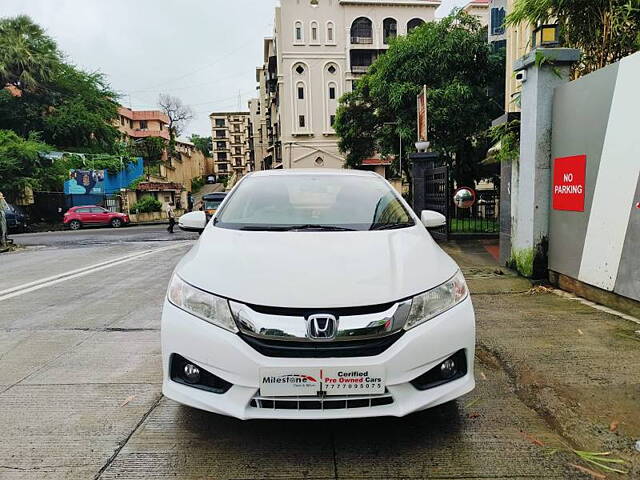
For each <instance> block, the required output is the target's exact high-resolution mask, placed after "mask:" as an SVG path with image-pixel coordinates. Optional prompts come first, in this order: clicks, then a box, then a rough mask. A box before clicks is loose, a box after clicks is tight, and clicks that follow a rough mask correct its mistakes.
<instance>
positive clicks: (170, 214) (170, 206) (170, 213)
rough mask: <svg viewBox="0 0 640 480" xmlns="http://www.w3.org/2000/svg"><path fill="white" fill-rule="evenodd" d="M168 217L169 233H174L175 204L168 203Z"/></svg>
mask: <svg viewBox="0 0 640 480" xmlns="http://www.w3.org/2000/svg"><path fill="white" fill-rule="evenodd" d="M167 216H168V217H169V227H168V228H167V232H169V233H173V227H174V226H175V224H176V213H175V211H174V210H173V202H169V203H167Z"/></svg>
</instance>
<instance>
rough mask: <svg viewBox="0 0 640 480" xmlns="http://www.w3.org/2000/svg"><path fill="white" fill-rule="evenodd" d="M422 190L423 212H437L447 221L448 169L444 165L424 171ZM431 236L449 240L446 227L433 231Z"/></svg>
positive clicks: (449, 201)
mask: <svg viewBox="0 0 640 480" xmlns="http://www.w3.org/2000/svg"><path fill="white" fill-rule="evenodd" d="M424 189H425V195H424V202H425V203H424V206H425V210H433V211H435V212H439V213H441V214H443V215H444V216H445V217H447V219H449V217H450V215H449V206H450V204H451V200H450V197H451V195H450V194H449V193H450V192H449V168H448V167H447V166H446V165H445V166H440V167H433V168H428V169H426V170H425V172H424ZM447 223H449V222H447ZM431 235H432V236H433V237H434V238H435V239H436V240H447V239H448V238H449V229H448V227H442V228H438V229H433V230H432V231H431Z"/></svg>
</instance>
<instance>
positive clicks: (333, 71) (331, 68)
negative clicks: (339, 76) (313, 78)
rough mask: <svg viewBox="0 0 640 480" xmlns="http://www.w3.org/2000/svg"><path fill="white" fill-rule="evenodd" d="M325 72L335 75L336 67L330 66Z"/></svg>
mask: <svg viewBox="0 0 640 480" xmlns="http://www.w3.org/2000/svg"><path fill="white" fill-rule="evenodd" d="M327 71H328V72H329V73H330V74H331V75H333V74H334V73H336V67H335V65H330V66H329V68H328V69H327Z"/></svg>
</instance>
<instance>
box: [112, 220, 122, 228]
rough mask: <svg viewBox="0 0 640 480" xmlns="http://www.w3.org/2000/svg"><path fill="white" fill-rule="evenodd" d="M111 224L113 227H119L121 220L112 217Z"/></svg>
mask: <svg viewBox="0 0 640 480" xmlns="http://www.w3.org/2000/svg"><path fill="white" fill-rule="evenodd" d="M111 226H112V227H113V228H120V227H121V226H122V220H120V219H119V218H114V219H112V220H111Z"/></svg>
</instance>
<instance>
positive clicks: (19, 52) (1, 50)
mask: <svg viewBox="0 0 640 480" xmlns="http://www.w3.org/2000/svg"><path fill="white" fill-rule="evenodd" d="M61 61H62V55H61V54H60V51H59V50H58V47H57V45H56V43H55V42H54V41H53V40H52V39H51V38H50V37H49V36H47V35H46V33H45V32H44V30H43V29H42V28H41V27H40V26H38V25H36V24H35V23H34V22H33V20H31V18H29V17H28V16H26V15H20V16H17V17H14V18H3V19H0V88H2V86H4V85H13V86H15V87H16V88H18V89H20V90H30V91H33V90H37V89H38V87H40V86H41V85H42V84H43V83H46V82H47V81H48V80H49V79H51V77H52V75H53V72H54V70H55V69H56V67H57V66H58V65H59V64H60V63H61Z"/></svg>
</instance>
